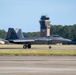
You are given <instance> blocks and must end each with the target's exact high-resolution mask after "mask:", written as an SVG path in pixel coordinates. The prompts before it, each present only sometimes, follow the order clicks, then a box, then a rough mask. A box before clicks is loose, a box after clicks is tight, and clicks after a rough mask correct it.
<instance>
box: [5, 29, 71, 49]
mask: <svg viewBox="0 0 76 75" xmlns="http://www.w3.org/2000/svg"><path fill="white" fill-rule="evenodd" d="M6 40H8V41H9V43H14V44H24V45H23V48H24V49H26V48H29V49H30V48H31V45H32V44H52V43H68V42H70V41H71V40H69V39H65V38H62V37H60V36H57V35H54V36H48V37H38V38H27V37H25V38H24V36H23V33H22V31H21V29H19V30H16V31H15V30H14V28H9V29H8V33H7V36H6ZM49 48H51V46H49Z"/></svg>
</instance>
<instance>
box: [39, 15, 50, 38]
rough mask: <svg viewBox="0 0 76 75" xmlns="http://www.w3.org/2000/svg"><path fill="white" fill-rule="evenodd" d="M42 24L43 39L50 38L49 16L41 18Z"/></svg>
mask: <svg viewBox="0 0 76 75" xmlns="http://www.w3.org/2000/svg"><path fill="white" fill-rule="evenodd" d="M39 22H40V33H41V37H46V36H50V20H49V17H47V16H41V20H40V21H39Z"/></svg>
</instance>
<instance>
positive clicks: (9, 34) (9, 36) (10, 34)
mask: <svg viewBox="0 0 76 75" xmlns="http://www.w3.org/2000/svg"><path fill="white" fill-rule="evenodd" d="M14 39H19V37H18V35H17V33H16V32H15V30H14V29H13V28H9V29H8V32H7V36H6V40H14Z"/></svg>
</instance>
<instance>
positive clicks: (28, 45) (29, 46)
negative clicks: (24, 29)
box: [23, 44, 31, 49]
mask: <svg viewBox="0 0 76 75" xmlns="http://www.w3.org/2000/svg"><path fill="white" fill-rule="evenodd" d="M23 48H24V49H26V48H29V49H30V48H31V44H25V45H24V46H23Z"/></svg>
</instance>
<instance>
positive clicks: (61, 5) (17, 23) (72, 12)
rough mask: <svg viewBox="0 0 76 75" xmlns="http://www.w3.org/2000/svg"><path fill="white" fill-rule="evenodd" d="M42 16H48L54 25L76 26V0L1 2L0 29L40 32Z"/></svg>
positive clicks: (1, 0) (12, 0)
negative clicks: (10, 28) (11, 28)
mask: <svg viewBox="0 0 76 75" xmlns="http://www.w3.org/2000/svg"><path fill="white" fill-rule="evenodd" d="M42 15H47V16H48V17H49V18H50V21H51V24H53V25H59V24H60V25H73V24H76V0H0V29H5V30H6V31H7V29H8V28H9V27H13V28H21V29H22V31H23V32H35V31H40V24H39V20H40V17H41V16H42Z"/></svg>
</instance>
